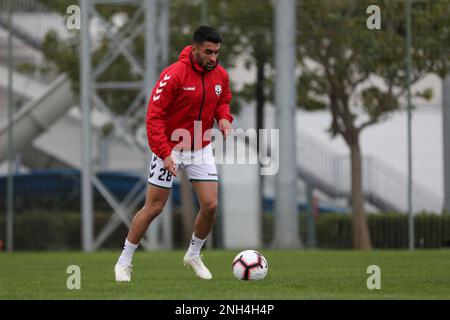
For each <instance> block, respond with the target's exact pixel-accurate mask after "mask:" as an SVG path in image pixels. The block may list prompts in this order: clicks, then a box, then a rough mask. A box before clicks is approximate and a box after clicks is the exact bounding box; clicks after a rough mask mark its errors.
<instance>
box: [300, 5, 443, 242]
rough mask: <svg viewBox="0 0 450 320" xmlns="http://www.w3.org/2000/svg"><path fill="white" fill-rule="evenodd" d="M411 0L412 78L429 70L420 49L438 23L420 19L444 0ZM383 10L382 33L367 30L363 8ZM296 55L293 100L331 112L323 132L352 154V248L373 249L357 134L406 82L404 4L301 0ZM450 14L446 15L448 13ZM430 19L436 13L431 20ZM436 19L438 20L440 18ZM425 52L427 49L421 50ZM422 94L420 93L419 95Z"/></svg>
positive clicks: (382, 113) (391, 104)
mask: <svg viewBox="0 0 450 320" xmlns="http://www.w3.org/2000/svg"><path fill="white" fill-rule="evenodd" d="M424 2H425V1H415V2H414V6H413V15H414V17H419V18H421V20H420V23H419V22H417V21H415V20H413V34H414V35H417V36H415V37H413V49H412V58H413V69H412V75H411V79H412V83H415V82H417V81H419V80H420V79H422V78H423V77H424V76H425V75H426V74H427V73H428V72H430V71H431V70H433V68H435V66H436V64H437V59H435V57H434V56H433V54H434V53H436V52H437V51H435V50H431V51H433V54H430V50H428V51H424V50H421V48H423V47H422V44H423V43H422V41H424V40H425V39H426V40H427V41H431V42H432V45H433V46H434V47H433V48H438V47H440V46H439V37H438V36H436V35H437V34H439V32H441V31H443V30H442V27H443V26H445V25H446V28H448V19H447V20H446V21H447V23H446V24H444V25H441V26H440V27H439V29H437V30H435V31H434V32H433V33H423V32H422V31H423V30H421V29H422V28H425V27H427V28H428V29H427V30H430V28H433V27H432V25H433V22H432V20H433V19H422V17H424V16H426V15H427V14H429V12H428V10H434V12H435V14H436V15H438V16H440V17H442V15H443V14H444V13H445V11H443V12H439V10H438V7H439V6H442V2H438V1H436V2H431V3H428V5H426V6H424V5H423V3H424ZM371 4H377V5H378V6H379V7H380V8H381V22H382V27H381V30H369V29H368V28H367V27H366V19H367V18H368V17H369V15H367V14H366V8H367V7H368V6H369V5H371ZM298 10H299V11H298V17H299V21H298V25H299V32H298V43H299V46H298V54H299V56H300V57H301V69H302V73H301V76H300V77H299V82H298V92H299V94H298V103H299V105H301V106H303V107H305V108H307V109H321V108H328V109H329V110H330V112H331V115H332V122H331V124H330V128H329V131H330V133H331V134H332V136H333V137H335V136H338V135H339V136H341V137H342V138H343V139H344V140H345V142H346V144H347V145H348V147H349V149H350V155H351V182H352V190H351V200H352V222H353V246H354V248H356V249H369V248H370V247H371V243H370V235H369V231H368V227H367V218H366V214H365V212H364V194H363V188H362V158H361V146H360V136H361V132H362V131H363V130H364V129H365V128H367V127H369V126H371V125H373V124H376V123H378V122H380V121H383V120H384V119H386V118H387V117H388V116H389V115H390V114H392V112H394V111H396V110H399V109H400V108H402V106H403V104H402V100H401V99H402V97H403V96H404V93H405V90H406V87H405V56H406V40H405V39H406V21H405V19H406V15H405V1H400V0H399V1H381V0H380V1H375V2H374V1H362V0H361V1H352V0H341V1H325V0H321V1H317V0H302V1H301V2H300V3H299V6H298ZM447 17H448V16H447ZM433 18H434V19H436V18H437V17H436V16H435V17H433ZM441 21H442V20H441ZM427 52H428V54H427ZM418 95H420V93H418ZM422 96H424V95H423V94H422Z"/></svg>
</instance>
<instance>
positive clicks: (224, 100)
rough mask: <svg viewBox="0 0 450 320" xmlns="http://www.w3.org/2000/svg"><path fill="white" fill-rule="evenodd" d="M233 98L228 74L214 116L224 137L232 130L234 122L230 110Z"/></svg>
mask: <svg viewBox="0 0 450 320" xmlns="http://www.w3.org/2000/svg"><path fill="white" fill-rule="evenodd" d="M231 98H232V94H231V89H230V80H229V78H228V74H226V81H225V85H224V90H223V92H222V94H221V96H220V100H219V103H218V104H217V107H216V110H215V111H214V118H215V119H216V121H217V124H218V126H219V130H220V131H221V132H222V134H223V137H224V138H226V137H227V136H228V135H229V133H230V131H231V122H233V116H232V115H231V112H230V102H231Z"/></svg>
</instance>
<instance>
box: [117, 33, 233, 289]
mask: <svg viewBox="0 0 450 320" xmlns="http://www.w3.org/2000/svg"><path fill="white" fill-rule="evenodd" d="M221 42H222V39H221V38H220V35H219V34H218V33H217V31H215V30H214V29H213V28H211V27H208V26H202V27H200V28H198V29H197V30H196V31H195V33H194V37H193V44H192V45H190V46H187V47H185V48H184V49H183V50H182V52H181V54H180V57H179V59H178V61H177V62H175V63H174V64H172V65H170V66H169V67H167V68H166V69H164V70H163V71H162V73H161V75H160V79H159V80H158V82H157V83H156V86H155V87H154V88H153V91H152V93H151V95H150V100H149V104H148V111H147V119H146V120H147V121H146V124H147V137H148V142H149V146H150V149H151V151H152V152H153V157H152V161H151V164H150V169H149V177H148V188H147V198H146V201H145V205H144V207H143V208H142V209H141V210H140V211H139V212H138V213H137V214H136V215H135V216H134V218H133V221H132V223H131V227H130V230H129V232H128V235H127V238H126V239H125V245H124V249H123V251H122V255H121V256H120V257H119V260H118V262H117V264H116V266H115V267H114V272H115V276H116V281H130V279H131V260H132V257H133V253H134V250H135V249H136V248H137V246H138V244H139V241H140V240H141V238H142V236H143V235H144V233H145V232H146V230H147V228H148V226H149V225H150V223H151V222H152V221H153V219H155V218H156V217H157V216H158V215H159V214H160V213H161V212H162V210H163V208H164V205H165V204H166V201H167V199H168V197H169V193H170V189H171V187H172V180H173V179H172V177H173V176H176V173H177V170H178V169H184V170H185V171H186V174H187V176H188V178H189V181H190V182H191V184H192V186H193V187H194V190H195V192H196V194H197V198H198V200H199V203H200V211H199V213H198V215H197V218H196V219H195V223H194V232H193V234H192V240H191V243H190V246H189V248H188V250H187V252H186V254H185V256H184V258H183V262H184V264H185V265H186V266H189V267H191V268H192V269H193V270H194V271H195V273H196V275H197V276H198V277H199V278H201V279H211V278H212V276H211V273H210V272H209V270H208V269H207V268H206V266H205V265H204V264H203V261H202V259H201V256H200V250H201V247H202V246H203V243H204V242H205V239H206V237H207V236H208V234H209V232H210V230H211V228H212V227H213V225H214V221H215V213H216V207H217V198H218V179H217V178H218V177H217V170H216V165H215V159H214V156H213V153H212V149H211V145H210V142H211V141H210V139H204V137H206V136H207V134H206V135H205V131H206V130H208V129H211V128H212V126H213V124H214V119H215V120H216V121H217V123H218V127H219V130H220V131H221V132H222V134H223V137H224V139H225V138H226V137H227V136H228V134H229V133H230V130H231V122H232V121H233V117H232V116H231V114H230V101H231V91H230V86H229V79H228V74H227V72H226V71H225V69H224V68H223V67H222V66H220V65H219V64H218V56H219V51H220V45H221ZM180 137H182V141H179V140H180Z"/></svg>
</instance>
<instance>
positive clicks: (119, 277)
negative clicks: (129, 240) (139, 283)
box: [114, 263, 132, 282]
mask: <svg viewBox="0 0 450 320" xmlns="http://www.w3.org/2000/svg"><path fill="white" fill-rule="evenodd" d="M131 267H132V265H131V264H129V265H125V264H119V263H117V264H116V266H115V267H114V273H115V274H116V281H117V282H129V281H131Z"/></svg>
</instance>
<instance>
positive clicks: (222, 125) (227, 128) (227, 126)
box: [219, 119, 233, 140]
mask: <svg viewBox="0 0 450 320" xmlns="http://www.w3.org/2000/svg"><path fill="white" fill-rule="evenodd" d="M219 130H220V131H221V132H222V135H223V139H224V140H225V139H226V138H227V137H228V135H229V134H230V133H231V131H232V130H233V129H232V128H231V123H230V121H228V120H227V119H220V120H219Z"/></svg>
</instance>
